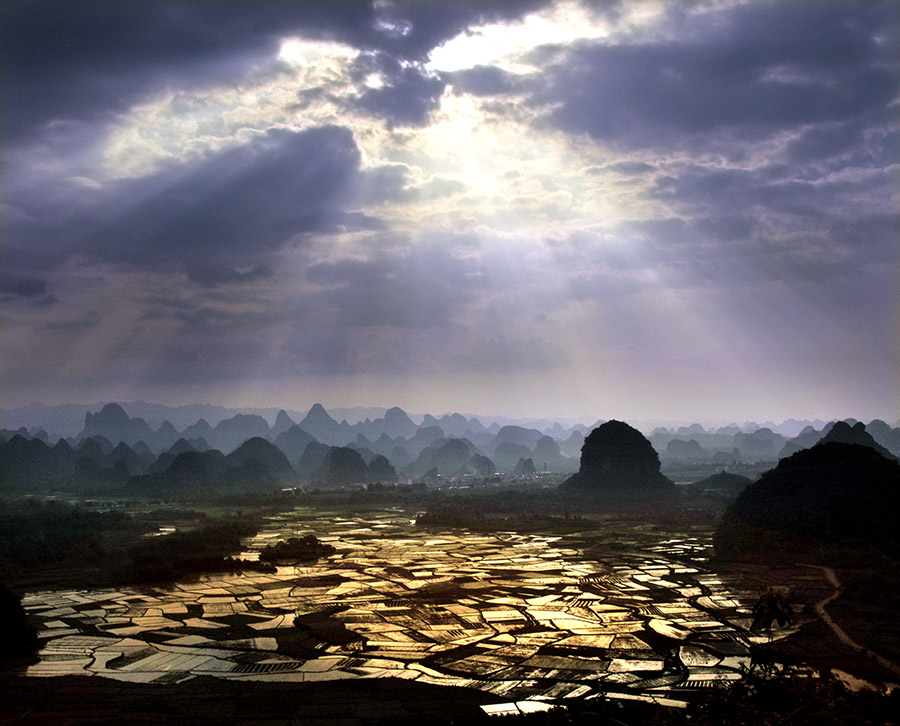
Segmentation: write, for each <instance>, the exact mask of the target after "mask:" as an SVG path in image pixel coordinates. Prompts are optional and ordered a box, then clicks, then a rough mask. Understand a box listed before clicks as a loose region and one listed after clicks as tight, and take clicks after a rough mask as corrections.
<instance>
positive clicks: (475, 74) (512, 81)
mask: <svg viewBox="0 0 900 726" xmlns="http://www.w3.org/2000/svg"><path fill="white" fill-rule="evenodd" d="M443 76H444V78H446V79H447V81H449V82H450V83H452V84H453V88H454V89H455V90H456V92H457V93H469V94H471V95H473V96H501V95H504V94H507V93H516V92H518V91H521V90H523V89H525V88H527V87H528V85H529V84H528V83H526V81H524V80H523V79H521V78H519V77H518V76H516V75H515V74H513V73H507V72H506V71H504V70H501V69H500V68H495V67H494V66H475V67H474V68H469V69H467V70H463V71H456V72H453V73H445V74H443Z"/></svg>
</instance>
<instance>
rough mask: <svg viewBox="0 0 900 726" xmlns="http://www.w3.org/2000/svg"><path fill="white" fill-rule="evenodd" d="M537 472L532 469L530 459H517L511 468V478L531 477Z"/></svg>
mask: <svg viewBox="0 0 900 726" xmlns="http://www.w3.org/2000/svg"><path fill="white" fill-rule="evenodd" d="M536 471H537V470H536V469H535V468H534V461H533V460H531V459H519V460H518V461H517V462H516V465H515V467H513V470H512V474H513V476H532V475H533V474H535V472H536Z"/></svg>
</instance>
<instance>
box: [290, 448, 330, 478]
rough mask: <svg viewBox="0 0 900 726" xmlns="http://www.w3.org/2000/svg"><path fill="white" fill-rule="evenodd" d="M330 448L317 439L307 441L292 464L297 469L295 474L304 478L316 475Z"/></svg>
mask: <svg viewBox="0 0 900 726" xmlns="http://www.w3.org/2000/svg"><path fill="white" fill-rule="evenodd" d="M330 449H331V447H330V446H329V445H328V444H323V443H320V442H318V441H311V442H309V444H307V446H306V448H305V449H304V450H303V454H302V455H301V456H300V458H299V459H298V460H297V462H296V464H295V466H294V468H295V469H296V470H297V474H299V475H300V476H301V477H304V478H312V477H314V476H316V475H317V474H318V473H319V470H320V469H321V467H322V464H323V462H324V461H325V457H326V456H327V455H328V451H329V450H330Z"/></svg>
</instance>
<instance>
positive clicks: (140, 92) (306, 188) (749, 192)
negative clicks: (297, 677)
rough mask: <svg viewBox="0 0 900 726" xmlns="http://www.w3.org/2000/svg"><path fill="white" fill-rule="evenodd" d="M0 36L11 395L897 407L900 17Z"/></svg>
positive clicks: (522, 407) (565, 408)
mask: <svg viewBox="0 0 900 726" xmlns="http://www.w3.org/2000/svg"><path fill="white" fill-rule="evenodd" d="M0 27H2V30H0V33H2V37H0V47H2V49H0V54H2V57H0V68H2V70H0V73H2V106H0V110H2V134H3V136H2V138H3V145H2V153H3V162H2V163H3V167H2V225H3V226H2V247H0V400H2V403H0V406H4V407H8V406H13V405H22V404H25V403H27V402H31V401H34V400H39V401H41V402H43V403H48V404H52V403H63V402H84V401H96V400H134V399H136V398H141V399H144V400H152V401H157V402H160V403H168V404H182V403H192V402H210V403H217V404H222V405H228V406H284V407H290V408H294V409H300V410H302V409H303V408H304V407H307V406H309V405H311V404H312V403H314V402H317V401H318V402H322V403H324V404H325V405H326V407H327V406H350V405H363V406H393V405H399V406H402V407H403V408H405V409H406V410H408V411H410V412H416V413H424V412H432V413H440V412H448V411H471V412H479V413H494V414H504V415H509V416H558V417H569V418H579V419H582V418H583V419H585V420H597V419H599V418H612V417H618V418H629V417H632V418H644V419H646V418H660V419H677V420H697V419H711V418H724V419H728V420H746V419H754V418H755V419H759V420H764V419H771V420H776V421H777V420H781V419H784V418H787V417H796V418H803V417H809V418H812V417H821V418H824V419H828V418H831V417H843V416H854V417H856V418H859V419H863V420H869V419H870V418H874V417H879V418H885V419H888V420H896V419H897V417H898V415H900V384H898V382H900V339H898V328H900V326H898V322H900V289H898V288H900V269H898V268H900V243H898V241H900V184H898V181H900V145H898V138H900V134H898V127H900V113H898V111H900V56H898V49H900V38H898V35H900V32H898V31H900V3H896V2H884V3H879V2H876V1H874V0H872V1H871V2H868V1H867V2H856V1H850V0H847V1H846V2H838V1H835V2H829V1H827V0H813V1H811V2H803V1H802V0H796V1H790V2H787V1H784V0H780V1H776V2H764V1H758V0H735V1H733V0H721V1H719V0H708V1H705V2H700V1H687V0H685V1H683V2H659V1H644V0H635V1H633V2H632V1H628V2H615V1H612V0H610V1H608V2H579V1H578V0H556V1H553V0H547V1H545V0H524V1H522V2H512V1H508V0H461V1H458V2H452V3H450V2H445V1H443V0H442V1H438V0H404V1H402V2H393V1H390V0H375V1H374V2H340V1H337V2H328V3H325V2H321V3H320V2H306V3H288V2H272V1H268V0H261V1H260V2H254V3H240V2H234V1H229V0H224V1H223V2H216V3H212V2H199V1H197V2H187V1H184V0H180V1H179V0H172V1H165V2H164V1H161V0H160V1H156V2H149V1H141V0H133V1H131V2H88V1H86V0H69V1H67V2H42V1H41V0H28V1H24V0H7V2H5V3H3V4H2V7H0Z"/></svg>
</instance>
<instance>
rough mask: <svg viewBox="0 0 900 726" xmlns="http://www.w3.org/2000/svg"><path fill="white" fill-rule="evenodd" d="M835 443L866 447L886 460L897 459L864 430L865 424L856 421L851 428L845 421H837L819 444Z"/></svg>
mask: <svg viewBox="0 0 900 726" xmlns="http://www.w3.org/2000/svg"><path fill="white" fill-rule="evenodd" d="M829 441H836V442H839V443H842V444H859V445H860V446H868V447H869V448H870V449H874V450H875V451H877V452H878V453H879V454H881V455H882V456H883V457H884V458H886V459H893V460H894V461H897V457H896V456H894V454H892V453H891V452H890V451H888V450H887V449H886V448H884V447H883V446H882V445H881V444H879V443H878V442H877V441H875V439H874V438H872V435H871V434H870V433H869V432H868V431H867V430H866V426H865V424H863V423H862V422H860V421H857V422H856V423H854V424H853V425H852V426H851V425H850V424H848V423H847V422H846V421H838V422H836V423H835V424H834V426H832V427H831V430H830V431H829V432H828V433H827V434H825V436H823V437H822V441H821V442H820V443H827V442H829Z"/></svg>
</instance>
